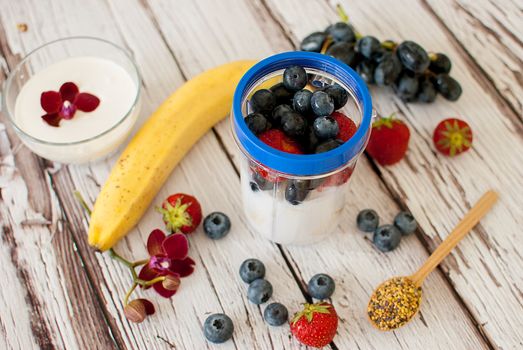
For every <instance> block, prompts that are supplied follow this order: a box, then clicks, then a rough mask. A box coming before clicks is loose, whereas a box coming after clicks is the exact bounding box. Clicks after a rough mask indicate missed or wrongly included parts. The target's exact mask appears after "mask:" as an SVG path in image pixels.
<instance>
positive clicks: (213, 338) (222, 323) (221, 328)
mask: <svg viewBox="0 0 523 350" xmlns="http://www.w3.org/2000/svg"><path fill="white" fill-rule="evenodd" d="M233 332H234V324H233V323H232V320H231V318H230V317H229V316H227V315H225V314H212V315H210V316H209V317H207V319H206V320H205V323H204V324H203V334H204V335H205V338H207V340H208V341H210V342H211V343H217V344H219V343H223V342H226V341H227V340H229V339H231V337H232V333H233Z"/></svg>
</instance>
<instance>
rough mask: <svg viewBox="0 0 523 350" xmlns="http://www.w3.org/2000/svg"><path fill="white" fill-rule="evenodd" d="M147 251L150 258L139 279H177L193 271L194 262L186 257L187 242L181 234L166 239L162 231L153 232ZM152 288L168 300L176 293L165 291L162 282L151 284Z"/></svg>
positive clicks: (187, 250)
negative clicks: (169, 277) (166, 277)
mask: <svg viewBox="0 0 523 350" xmlns="http://www.w3.org/2000/svg"><path fill="white" fill-rule="evenodd" d="M147 251H148V252H149V255H150V256H151V258H150V259H149V262H148V263H147V264H145V265H144V267H142V269H141V270H140V273H139V274H138V278H140V279H143V280H145V281H150V280H152V279H154V278H156V277H159V276H172V277H174V278H175V279H179V278H181V277H186V276H189V275H190V274H191V273H193V271H194V267H193V265H194V264H195V262H194V260H193V259H191V258H190V257H188V256H187V254H188V253H189V242H188V241H187V237H185V235H184V234H182V233H175V234H172V235H170V236H167V237H166V236H165V233H163V232H162V230H159V229H156V230H153V231H152V232H151V234H150V235H149V238H148V239H147ZM153 288H154V289H155V290H156V291H157V292H158V294H160V295H161V296H162V297H165V298H170V297H171V296H173V295H174V294H175V293H176V290H172V289H171V288H170V289H166V288H165V287H164V285H163V283H162V282H157V283H155V284H153Z"/></svg>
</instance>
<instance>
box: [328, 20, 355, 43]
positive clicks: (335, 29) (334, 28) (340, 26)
mask: <svg viewBox="0 0 523 350" xmlns="http://www.w3.org/2000/svg"><path fill="white" fill-rule="evenodd" d="M325 33H327V34H329V35H330V36H331V37H332V40H334V41H335V42H344V43H353V42H355V41H356V35H355V34H354V30H353V29H352V27H351V26H350V25H348V24H347V23H345V22H338V23H334V24H331V25H330V26H328V27H327V29H325Z"/></svg>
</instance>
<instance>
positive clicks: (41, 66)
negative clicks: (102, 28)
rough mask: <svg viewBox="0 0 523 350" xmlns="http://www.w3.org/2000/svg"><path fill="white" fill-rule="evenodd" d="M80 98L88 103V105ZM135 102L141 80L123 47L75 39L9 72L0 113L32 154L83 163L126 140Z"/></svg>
mask: <svg viewBox="0 0 523 350" xmlns="http://www.w3.org/2000/svg"><path fill="white" fill-rule="evenodd" d="M64 86H67V87H69V89H66V88H64ZM71 87H73V88H71ZM71 89H72V90H71ZM46 94H47V95H46ZM49 95H51V97H53V99H51V100H49V97H48V96H49ZM80 95H81V96H80ZM81 97H86V98H87V99H88V101H89V102H88V104H87V105H86V106H87V107H86V106H84V105H83V103H82V102H83V101H86V99H85V98H84V99H82V98H81ZM139 98H140V77H139V74H138V71H137V69H136V66H135V64H134V63H133V61H132V59H131V58H130V57H129V56H128V55H127V53H126V52H125V51H124V50H123V49H121V48H119V47H117V46H116V45H114V44H112V43H110V42H107V41H105V40H101V39H96V38H87V37H74V38H66V39H61V40H57V41H54V42H51V43H49V44H46V45H44V46H42V47H40V48H38V49H36V50H35V51H33V52H32V53H30V54H29V55H28V56H27V57H26V58H25V59H24V60H23V61H22V62H21V63H20V64H19V65H18V66H17V67H16V68H15V69H14V70H13V71H12V72H11V74H10V76H9V78H8V80H7V81H6V87H5V89H4V91H3V109H4V110H5V111H6V112H7V115H8V117H9V119H10V121H11V123H12V125H13V126H14V128H15V130H16V131H17V133H18V135H19V136H20V138H21V139H22V141H23V142H24V144H25V145H26V146H27V147H29V148H30V149H31V150H32V151H33V152H35V153H36V154H38V155H40V156H42V157H44V158H47V159H49V160H53V161H58V162H62V163H83V162H87V161H92V160H95V159H98V158H101V157H103V156H106V155H108V154H109V153H111V152H112V151H114V150H116V148H117V147H118V146H119V145H120V144H121V143H122V142H123V141H124V140H125V139H126V137H127V136H128V134H129V133H130V131H131V130H132V127H133V125H134V123H135V121H136V119H137V117H138V113H139V109H140V108H139V107H140V106H139ZM56 99H57V100H56ZM93 101H96V102H95V103H93ZM49 106H51V107H49ZM46 109H47V110H46ZM49 109H51V110H49Z"/></svg>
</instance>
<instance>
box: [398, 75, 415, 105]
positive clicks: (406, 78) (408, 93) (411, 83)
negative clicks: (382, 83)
mask: <svg viewBox="0 0 523 350" xmlns="http://www.w3.org/2000/svg"><path fill="white" fill-rule="evenodd" d="M418 89H419V80H418V77H417V76H415V75H414V74H413V73H411V72H409V71H404V72H403V73H402V74H401V75H400V77H399V78H398V81H397V82H396V83H395V84H394V90H395V91H396V95H398V97H399V98H401V99H402V100H403V101H411V100H413V99H414V97H415V96H416V94H417V93H418Z"/></svg>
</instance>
